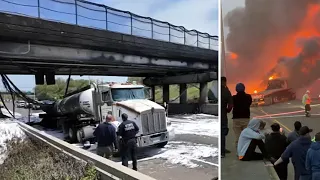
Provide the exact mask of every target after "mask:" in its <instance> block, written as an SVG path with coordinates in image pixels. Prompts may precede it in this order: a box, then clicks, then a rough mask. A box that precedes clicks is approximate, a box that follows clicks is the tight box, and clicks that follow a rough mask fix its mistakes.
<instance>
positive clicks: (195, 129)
mask: <svg viewBox="0 0 320 180" xmlns="http://www.w3.org/2000/svg"><path fill="white" fill-rule="evenodd" d="M169 119H170V120H171V122H172V125H171V126H172V129H174V133H175V134H194V135H202V136H213V137H218V136H219V132H220V131H219V120H218V118H217V116H213V115H207V114H193V115H182V116H175V117H172V118H169Z"/></svg>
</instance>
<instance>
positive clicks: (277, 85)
mask: <svg viewBox="0 0 320 180" xmlns="http://www.w3.org/2000/svg"><path fill="white" fill-rule="evenodd" d="M283 87H284V81H281V80H271V81H269V82H268V87H267V90H271V89H281V88H283Z"/></svg>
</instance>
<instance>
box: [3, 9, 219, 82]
mask: <svg viewBox="0 0 320 180" xmlns="http://www.w3.org/2000/svg"><path fill="white" fill-rule="evenodd" d="M0 29H1V31H0V39H1V40H0V63H1V65H0V72H1V73H5V74H35V73H37V72H53V73H54V74H56V75H69V74H70V73H71V74H72V75H108V76H143V77H162V76H174V75H181V74H189V73H198V72H199V73H204V72H217V69H218V51H216V50H212V49H204V48H198V47H192V46H187V45H183V44H175V43H171V42H164V41H159V40H154V39H148V38H143V37H137V36H133V35H127V34H121V33H117V32H111V31H106V30H99V29H92V28H87V27H80V26H76V25H70V24H64V23H59V22H53V21H47V20H42V19H37V18H31V17H25V16H18V15H12V14H6V13H0Z"/></svg>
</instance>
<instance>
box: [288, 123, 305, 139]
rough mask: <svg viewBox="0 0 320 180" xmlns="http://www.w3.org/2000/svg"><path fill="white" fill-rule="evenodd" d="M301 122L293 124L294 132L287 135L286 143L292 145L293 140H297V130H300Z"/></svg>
mask: <svg viewBox="0 0 320 180" xmlns="http://www.w3.org/2000/svg"><path fill="white" fill-rule="evenodd" d="M301 126H302V125H301V122H300V121H296V122H294V131H292V132H290V133H289V134H288V139H287V140H288V143H289V144H290V143H292V142H293V141H294V140H296V139H298V138H299V136H300V135H299V130H300V128H301Z"/></svg>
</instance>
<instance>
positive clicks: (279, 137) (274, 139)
mask: <svg viewBox="0 0 320 180" xmlns="http://www.w3.org/2000/svg"><path fill="white" fill-rule="evenodd" d="M271 129H272V132H271V133H270V134H268V135H266V140H265V148H266V151H267V154H268V155H269V156H270V159H271V161H272V162H275V161H276V160H277V159H279V158H280V157H281V155H282V153H283V152H284V151H285V150H286V148H287V145H288V143H287V137H286V136H285V135H284V134H283V133H282V132H280V125H279V124H278V123H274V124H272V125H271ZM288 163H289V160H287V161H285V162H283V163H281V164H279V165H277V166H275V167H274V169H275V170H276V172H277V174H278V176H279V179H280V180H287V178H288Z"/></svg>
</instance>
